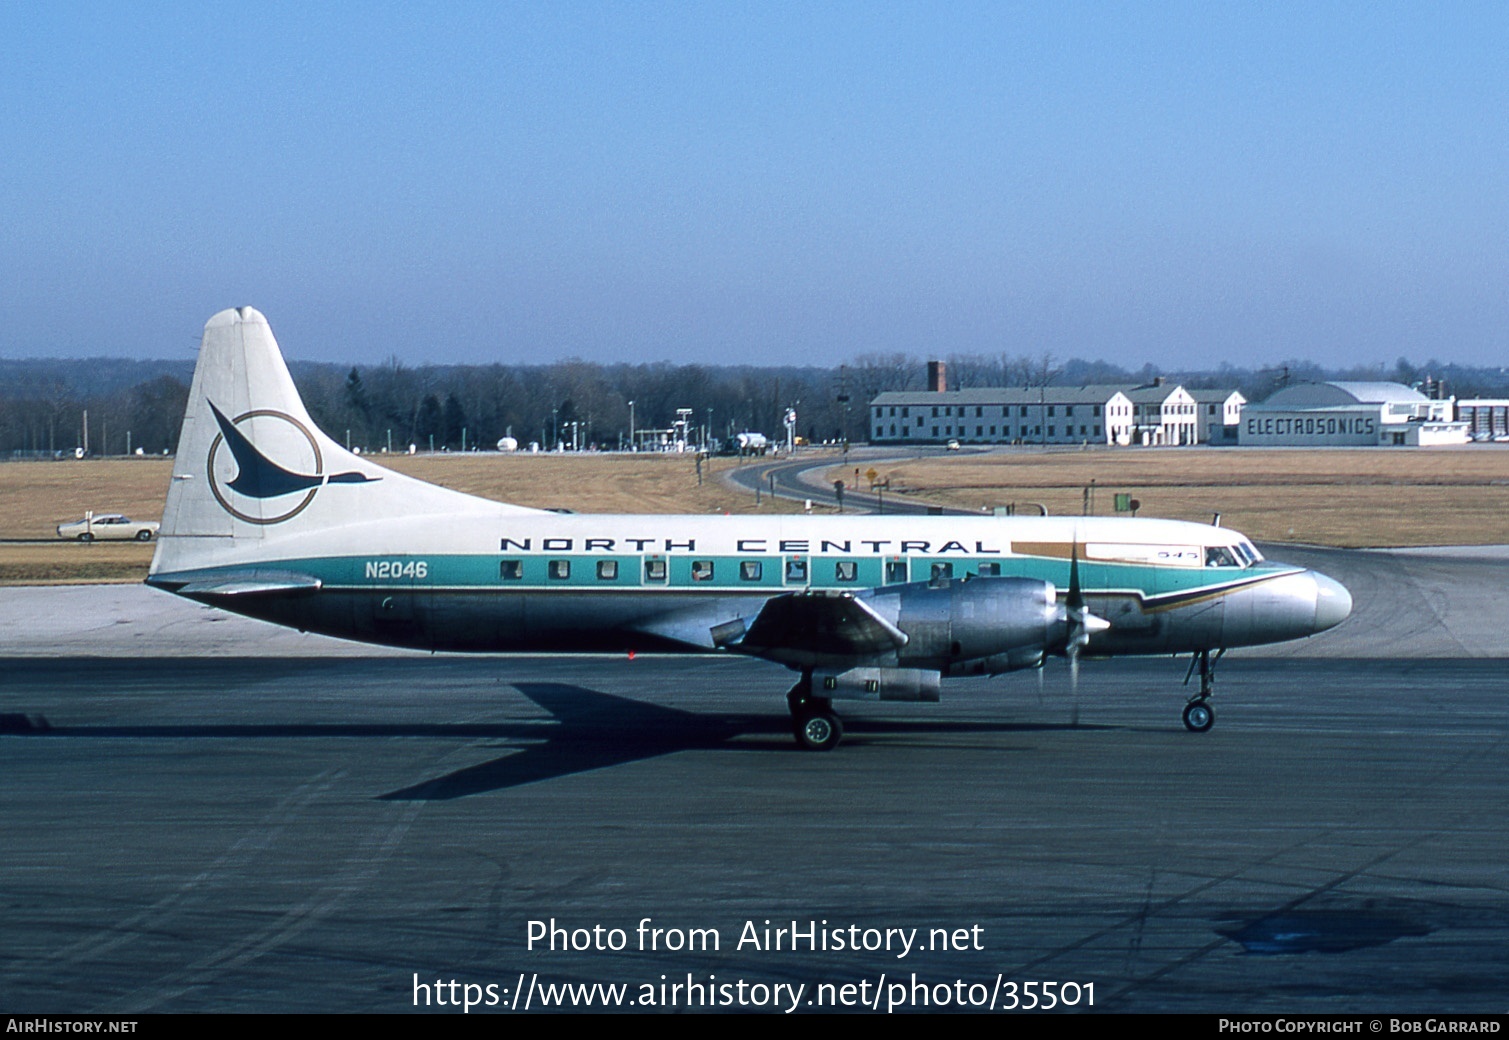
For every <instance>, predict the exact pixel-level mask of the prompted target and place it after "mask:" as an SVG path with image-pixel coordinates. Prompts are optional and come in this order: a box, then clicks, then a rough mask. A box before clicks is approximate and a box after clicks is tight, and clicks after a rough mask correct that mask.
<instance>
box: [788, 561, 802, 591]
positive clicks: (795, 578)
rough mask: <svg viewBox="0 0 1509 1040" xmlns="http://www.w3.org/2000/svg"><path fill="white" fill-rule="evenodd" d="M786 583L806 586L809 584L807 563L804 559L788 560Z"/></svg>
mask: <svg viewBox="0 0 1509 1040" xmlns="http://www.w3.org/2000/svg"><path fill="white" fill-rule="evenodd" d="M786 581H787V582H789V583H791V584H793V585H805V584H806V583H807V561H806V560H802V559H795V560H787V561H786Z"/></svg>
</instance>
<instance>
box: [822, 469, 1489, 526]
mask: <svg viewBox="0 0 1509 1040" xmlns="http://www.w3.org/2000/svg"><path fill="white" fill-rule="evenodd" d="M876 468H877V469H878V470H879V471H880V472H881V474H882V476H883V477H886V476H888V477H890V478H891V484H892V488H893V490H894V489H900V488H905V489H907V490H906V491H905V492H903V493H904V494H906V496H907V497H908V498H909V499H914V500H922V501H927V502H933V503H936V504H939V505H945V506H952V507H955V508H960V509H972V510H973V509H981V508H990V507H993V506H998V505H1007V504H1009V503H1013V502H1014V503H1016V504H1017V505H1018V507H1020V508H1024V509H1029V510H1030V511H1032V512H1036V510H1035V509H1030V507H1029V506H1028V503H1034V502H1041V503H1043V504H1044V505H1046V506H1047V507H1048V510H1049V512H1050V513H1052V514H1054V515H1058V516H1063V515H1072V514H1078V513H1080V512H1081V511H1082V509H1083V505H1084V489H1085V487H1086V486H1087V485H1088V484H1089V483H1090V481H1091V480H1094V481H1095V485H1096V490H1095V506H1096V508H1095V512H1097V513H1099V514H1102V515H1107V514H1110V513H1111V512H1112V511H1113V508H1114V495H1115V493H1116V492H1118V491H1124V492H1130V493H1131V495H1132V497H1133V498H1135V499H1137V500H1138V501H1140V502H1141V503H1142V508H1141V511H1140V513H1139V515H1141V516H1161V517H1170V518H1173V519H1178V520H1194V521H1198V522H1201V523H1208V522H1209V521H1210V518H1211V514H1213V513H1216V512H1220V513H1221V515H1222V519H1221V522H1222V524H1223V525H1225V526H1227V527H1232V528H1235V529H1237V530H1239V531H1242V532H1243V533H1245V534H1247V535H1250V536H1251V537H1253V538H1258V539H1264V540H1269V541H1291V542H1306V543H1312V544H1316V545H1337V546H1352V547H1357V546H1405V545H1477V544H1487V543H1493V544H1498V543H1505V542H1509V448H1503V447H1497V446H1489V445H1481V446H1471V447H1464V448H1444V449H1397V450H1390V449H1386V448H1376V449H1355V450H1348V449H1333V450H1309V449H1292V450H1290V449H1272V448H1268V449H1241V448H1208V449H1198V448H1169V449H1119V450H1118V449H1092V450H1087V451H1049V452H1032V451H1029V452H1014V453H1006V454H999V455H989V456H972V455H961V456H957V457H948V458H942V459H922V460H917V461H914V462H906V463H900V464H896V465H883V466H878V467H876ZM842 475H843V474H841V473H839V472H838V471H834V473H833V474H832V476H833V478H834V479H837V478H838V477H839V476H842ZM848 477H849V479H850V480H852V479H853V470H852V467H851V469H850V470H849V472H848Z"/></svg>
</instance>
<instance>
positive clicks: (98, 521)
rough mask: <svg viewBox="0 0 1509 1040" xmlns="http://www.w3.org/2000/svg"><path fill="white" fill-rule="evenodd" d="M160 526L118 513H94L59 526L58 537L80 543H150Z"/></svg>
mask: <svg viewBox="0 0 1509 1040" xmlns="http://www.w3.org/2000/svg"><path fill="white" fill-rule="evenodd" d="M161 526H162V525H161V524H155V523H153V522H152V521H150V520H132V519H130V518H129V517H124V516H121V515H120V514H119V513H95V514H94V515H93V516H86V517H85V518H84V519H82V520H75V521H74V522H73V523H71V524H59V525H58V537H59V538H72V539H75V540H77V541H80V542H92V541H94V540H95V539H99V540H101V541H105V540H109V541H130V540H132V539H135V540H136V541H138V542H150V541H151V540H152V539H153V538H156V537H157V529H158V528H159V527H161Z"/></svg>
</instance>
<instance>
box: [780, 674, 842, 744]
mask: <svg viewBox="0 0 1509 1040" xmlns="http://www.w3.org/2000/svg"><path fill="white" fill-rule="evenodd" d="M786 703H787V705H788V706H789V707H790V708H791V733H792V736H794V737H796V742H797V746H799V747H801V748H803V749H804V750H807V751H832V750H833V749H834V748H836V747H838V745H839V743H840V742H842V741H843V739H844V724H843V722H842V721H841V720H840V719H839V717H838V715H837V713H835V712H834V710H833V702H832V701H830V700H828V699H827V698H826V697H814V696H812V677H811V676H810V675H803V676H802V680H801V682H799V683H797V684H796V685H795V686H793V687H792V688H791V692H790V693H788V694H786Z"/></svg>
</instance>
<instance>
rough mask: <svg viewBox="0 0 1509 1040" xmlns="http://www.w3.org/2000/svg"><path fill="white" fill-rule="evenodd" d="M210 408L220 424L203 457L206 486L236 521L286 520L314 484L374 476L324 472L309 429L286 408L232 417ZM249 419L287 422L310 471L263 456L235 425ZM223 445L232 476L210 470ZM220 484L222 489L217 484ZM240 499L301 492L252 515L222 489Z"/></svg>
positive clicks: (365, 480)
mask: <svg viewBox="0 0 1509 1040" xmlns="http://www.w3.org/2000/svg"><path fill="white" fill-rule="evenodd" d="M207 403H208V404H209V406H210V411H212V412H214V413H215V422H216V423H217V424H218V425H219V426H220V432H219V433H218V434H216V436H215V440H214V442H213V443H212V444H210V453H209V458H208V459H207V460H206V465H207V471H208V473H209V483H210V491H211V492H212V493H213V494H214V496H215V501H217V502H219V503H220V505H221V507H222V508H224V509H225V511H226V512H227V513H230V514H231V515H232V516H234V517H236V518H237V519H239V520H245V521H246V522H247V523H249V524H277V523H282V522H283V521H284V520H290V519H292V518H293V517H295V516H297V515H298V514H299V513H301V512H303V511H304V509H305V507H307V506H308V505H309V503H310V502H312V501H314V496H315V493H316V492H317V491H319V489H320V488H322V487H324V486H325V485H326V484H367V483H371V482H373V481H376V480H380V479H381V478H380V477H369V476H367V475H366V474H364V473H357V472H355V471H352V472H348V473H329V474H327V473H326V472H325V466H324V459H323V458H322V456H321V455H320V446H319V442H318V441H316V440H315V437H314V435H313V434H312V433H310V431H309V428H308V427H307V426H305V425H304V424H303V423H301V422H299V420H297V419H295V418H294V417H293V416H291V415H289V414H287V413H286V412H279V411H274V410H272V409H266V408H262V409H257V410H254V411H250V412H245V413H243V414H242V415H238V416H236V418H235V419H227V418H226V417H225V413H224V412H222V411H221V410H220V409H219V408H216V407H215V403H214V402H213V401H210V402H207ZM252 419H277V420H280V421H281V422H284V423H287V424H288V425H289V426H291V427H292V428H293V429H294V430H296V431H297V432H298V434H299V435H302V437H303V439H304V441H306V442H307V443H308V453H309V454H310V455H311V456H312V458H313V463H314V472H313V473H299V472H296V471H294V470H291V469H287V468H285V467H283V466H280V465H278V464H277V463H276V462H274V461H272V460H271V459H269V458H268V457H267V456H266V455H264V454H262V451H261V450H260V449H259V448H258V447H257V446H256V445H255V444H253V443H252V442H251V440H250V439H249V438H248V437H247V436H246V434H244V433H242V432H241V430H240V429H239V427H240V425H241V424H242V423H245V422H248V421H250V420H252ZM222 444H223V445H225V446H226V447H227V448H229V449H230V453H231V458H232V459H233V460H234V461H235V464H236V475H235V476H234V477H233V478H231V479H229V480H225V479H224V478H223V477H221V476H220V475H219V474H218V473H217V472H216V470H215V460H216V456H217V455H218V454H219V451H220V446H221V445H222ZM222 484H223V485H224V488H222V487H221V485H222ZM227 489H228V490H229V491H231V492H234V493H235V494H237V495H242V496H245V497H246V498H252V499H257V500H259V501H265V500H267V499H272V498H280V497H282V496H284V495H301V496H302V497H301V498H300V499H299V501H298V502H297V503H296V504H295V505H294V506H293V507H292V508H291V509H289V510H287V511H286V512H283V513H280V514H278V515H276V516H254V515H252V514H250V513H246V512H244V511H242V510H240V509H237V508H236V507H235V506H233V505H231V503H230V500H229V496H228V495H227V494H226V490H227Z"/></svg>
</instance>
